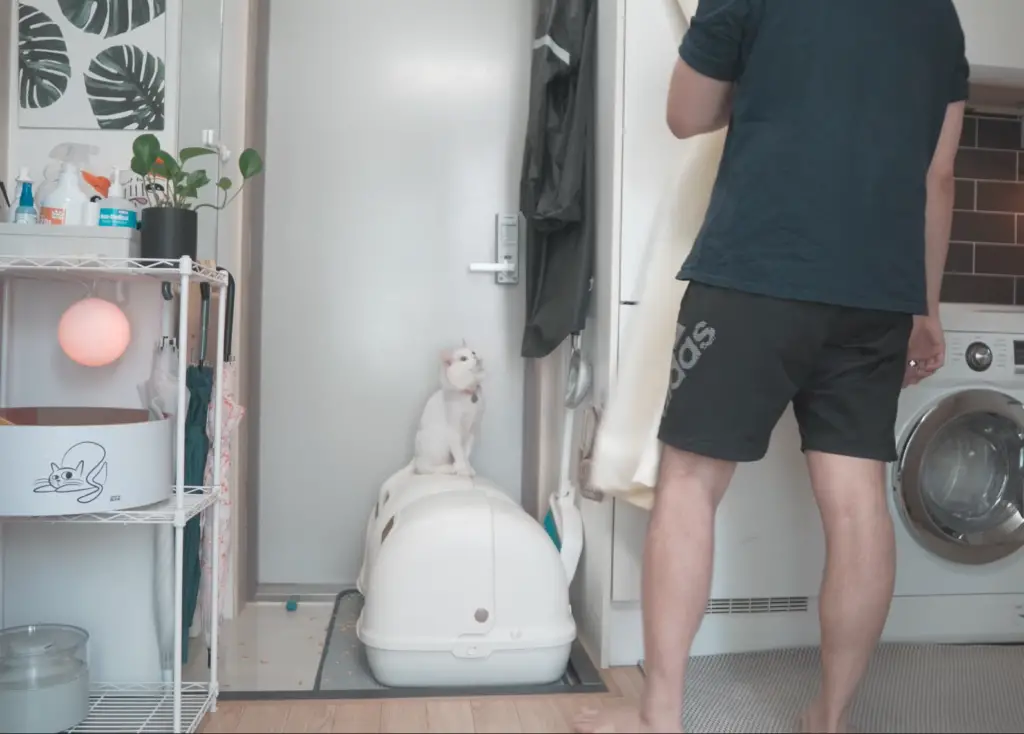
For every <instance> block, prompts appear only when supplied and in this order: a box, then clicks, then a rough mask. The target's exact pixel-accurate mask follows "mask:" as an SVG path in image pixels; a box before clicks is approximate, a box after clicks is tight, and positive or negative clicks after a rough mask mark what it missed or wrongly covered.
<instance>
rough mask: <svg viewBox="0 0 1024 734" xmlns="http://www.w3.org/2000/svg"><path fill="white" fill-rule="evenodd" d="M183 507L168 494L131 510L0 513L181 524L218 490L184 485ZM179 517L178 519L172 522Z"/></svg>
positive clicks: (25, 518) (37, 518) (8, 517)
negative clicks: (180, 509) (31, 513)
mask: <svg viewBox="0 0 1024 734" xmlns="http://www.w3.org/2000/svg"><path fill="white" fill-rule="evenodd" d="M185 490H186V492H188V493H187V494H186V495H185V497H184V506H185V507H184V510H183V511H182V512H181V515H180V518H179V514H178V504H177V499H176V498H175V497H173V496H172V497H170V498H169V499H166V500H164V501H162V502H157V503H156V504H155V505H148V506H146V507H139V508H136V509H133V510H120V511H115V512H90V513H83V514H81V515H34V516H11V515H0V520H3V521H4V522H49V523H64V522H77V523H104V524H113V525H175V524H179V523H180V524H181V525H184V524H185V523H186V522H188V521H189V520H190V519H191V518H193V517H195V516H196V515H198V514H199V513H200V512H202V511H203V510H205V509H207V508H209V507H211V506H212V505H213V503H214V502H216V501H217V493H216V492H214V488H213V487H186V488H185ZM176 520H178V522H175V521H176Z"/></svg>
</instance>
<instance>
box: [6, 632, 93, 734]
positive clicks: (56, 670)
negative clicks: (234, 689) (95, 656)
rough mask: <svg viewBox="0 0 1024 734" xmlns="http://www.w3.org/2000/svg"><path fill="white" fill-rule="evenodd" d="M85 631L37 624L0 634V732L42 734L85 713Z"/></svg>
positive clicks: (73, 722)
mask: <svg viewBox="0 0 1024 734" xmlns="http://www.w3.org/2000/svg"><path fill="white" fill-rule="evenodd" d="M88 642H89V633H88V632H86V631H85V630H83V629H80V628H78V627H69V626H66V625H59V624H41V625H33V626H29V627H12V628H10V629H6V630H0V732H3V733H4V734H6V733H7V732H17V733H18V734H37V733H39V734H48V733H49V732H55V731H65V730H67V729H71V728H73V727H76V726H78V725H79V724H81V723H82V722H83V721H85V718H86V716H88V714H89V661H88V649H87V645H88Z"/></svg>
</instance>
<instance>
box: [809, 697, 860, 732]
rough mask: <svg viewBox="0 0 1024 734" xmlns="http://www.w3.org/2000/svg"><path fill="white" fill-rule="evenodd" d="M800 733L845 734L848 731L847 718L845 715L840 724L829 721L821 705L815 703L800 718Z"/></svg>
mask: <svg viewBox="0 0 1024 734" xmlns="http://www.w3.org/2000/svg"><path fill="white" fill-rule="evenodd" d="M800 731H802V732H804V734H845V732H847V731H848V729H847V728H846V716H845V714H844V715H843V716H842V717H840V719H839V721H838V722H837V721H835V720H834V719H833V720H832V721H829V720H828V717H826V716H825V714H824V709H823V707H822V706H821V704H820V703H818V702H817V701H815V702H814V703H812V704H811V705H810V706H808V707H807V710H806V711H804V713H803V715H802V716H801V717H800Z"/></svg>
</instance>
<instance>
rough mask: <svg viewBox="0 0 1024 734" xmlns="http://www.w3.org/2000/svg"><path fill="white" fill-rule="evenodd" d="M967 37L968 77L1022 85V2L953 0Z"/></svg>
mask: <svg viewBox="0 0 1024 734" xmlns="http://www.w3.org/2000/svg"><path fill="white" fill-rule="evenodd" d="M954 3H955V5H956V9H957V12H958V13H959V14H960V23H961V24H962V25H963V28H964V36H965V38H966V40H967V59H968V61H970V62H971V81H972V82H974V83H976V84H978V83H980V84H1003V85H1009V86H1024V43H1021V32H1022V31H1024V2H1022V1H1021V0H954Z"/></svg>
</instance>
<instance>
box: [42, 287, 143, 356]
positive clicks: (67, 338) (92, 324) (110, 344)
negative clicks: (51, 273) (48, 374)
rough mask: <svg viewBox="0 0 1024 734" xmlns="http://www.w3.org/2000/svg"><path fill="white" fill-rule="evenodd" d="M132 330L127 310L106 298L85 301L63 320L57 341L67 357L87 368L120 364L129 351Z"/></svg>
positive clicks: (72, 308)
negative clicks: (119, 361) (118, 361)
mask: <svg viewBox="0 0 1024 734" xmlns="http://www.w3.org/2000/svg"><path fill="white" fill-rule="evenodd" d="M131 338H132V330H131V326H130V325H129V324H128V317H127V316H125V315H124V311H122V310H121V309H120V308H118V307H117V306H116V305H114V304H113V303H111V302H110V301H104V300H103V299H102V298H85V299H83V300H81V301H78V302H77V303H75V304H73V305H72V306H71V307H70V308H68V310H67V311H65V312H64V315H63V316H61V317H60V325H59V326H58V327H57V341H58V342H60V348H61V349H63V350H64V354H66V355H68V358H69V359H71V360H72V361H73V362H77V363H78V364H80V365H83V366H85V367H103V366H105V365H108V364H110V363H111V362H116V361H117V360H118V359H120V358H121V355H122V354H124V352H125V350H126V349H127V348H128V342H130V341H131Z"/></svg>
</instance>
